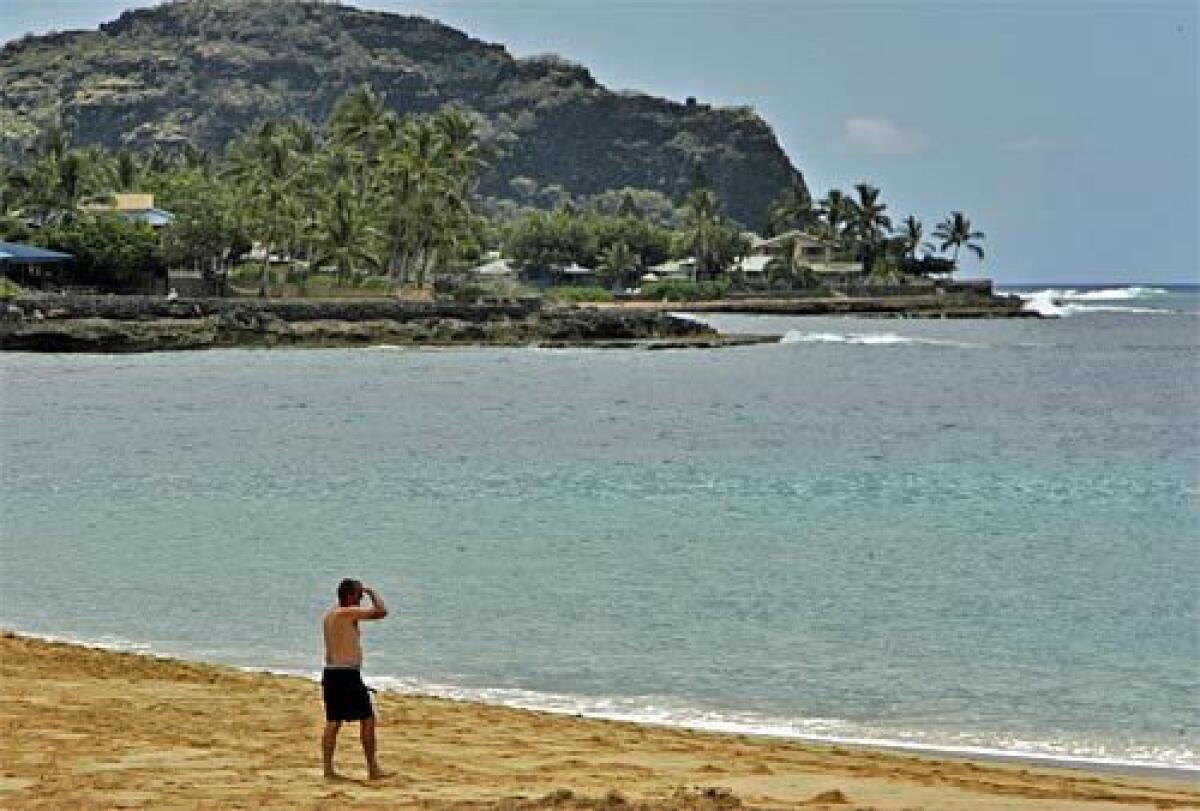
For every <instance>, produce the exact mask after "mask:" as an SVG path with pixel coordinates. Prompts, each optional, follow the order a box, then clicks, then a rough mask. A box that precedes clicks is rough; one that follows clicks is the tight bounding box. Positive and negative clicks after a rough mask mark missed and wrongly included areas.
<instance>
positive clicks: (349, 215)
mask: <svg viewBox="0 0 1200 811" xmlns="http://www.w3.org/2000/svg"><path fill="white" fill-rule="evenodd" d="M313 236H314V243H315V246H316V255H315V257H314V259H313V263H312V264H313V267H314V268H319V267H321V266H323V265H333V266H334V267H336V268H337V274H338V279H339V280H342V281H345V279H347V278H349V277H351V276H353V275H354V273H355V272H356V271H358V270H359V269H361V268H364V267H367V268H377V267H378V266H379V259H378V255H377V253H376V251H375V247H376V244H377V242H378V239H379V237H380V233H379V231H378V229H376V228H375V227H374V226H372V225H371V223H370V218H369V216H368V212H367V210H366V208H365V206H364V205H363V204H362V201H361V200H360V199H359V197H358V195H356V194H355V193H354V191H353V189H351V188H350V185H349V183H347V182H346V181H344V180H343V181H341V182H339V183H338V185H337V186H336V187H335V188H334V190H333V192H332V194H330V195H329V199H328V201H327V202H326V205H325V207H324V209H323V210H322V211H321V213H320V217H319V218H318V220H317V227H316V230H315V233H314V234H313Z"/></svg>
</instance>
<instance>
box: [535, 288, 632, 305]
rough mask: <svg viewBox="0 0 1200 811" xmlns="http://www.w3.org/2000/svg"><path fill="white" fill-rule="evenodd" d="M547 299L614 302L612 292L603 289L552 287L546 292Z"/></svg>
mask: <svg viewBox="0 0 1200 811" xmlns="http://www.w3.org/2000/svg"><path fill="white" fill-rule="evenodd" d="M545 296H546V298H548V299H550V300H551V301H567V302H580V301H613V300H614V298H615V297H614V296H613V293H612V291H611V290H606V289H605V288H603V287H551V288H548V289H547V290H546V291H545Z"/></svg>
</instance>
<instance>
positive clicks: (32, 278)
mask: <svg viewBox="0 0 1200 811" xmlns="http://www.w3.org/2000/svg"><path fill="white" fill-rule="evenodd" d="M74 263H75V257H74V256H72V255H71V254H69V253H60V252H59V251H51V250H47V249H45V248H38V247H36V246H34V245H23V244H21V243H19V242H0V276H2V277H4V278H6V279H11V280H12V281H13V282H14V283H16V284H19V285H20V286H21V287H31V288H36V289H39V290H45V289H46V288H48V287H62V286H63V285H65V284H69V283H70V281H71V280H70V278H69V271H70V266H71V265H73V264H74Z"/></svg>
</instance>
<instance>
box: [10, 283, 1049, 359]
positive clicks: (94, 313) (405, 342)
mask: <svg viewBox="0 0 1200 811" xmlns="http://www.w3.org/2000/svg"><path fill="white" fill-rule="evenodd" d="M680 310H686V311H688V312H694V313H754V314H763V315H872V316H883V317H917V318H1013V317H1036V316H1037V314H1036V313H1031V312H1028V311H1025V310H1023V309H1022V302H1021V299H1019V298H1017V297H1015V296H979V295H967V296H960V295H920V296H878V297H869V298H866V297H863V298H850V297H843V298H793V299H784V298H772V299H728V300H724V301H705V302H688V303H682V302H645V301H643V302H628V303H622V304H616V305H583V306H573V305H551V304H545V303H544V302H543V301H542V300H540V299H521V300H515V301H497V302H477V303H458V302H449V301H400V300H397V299H386V298H376V299H238V298H192V299H175V300H168V299H166V298H162V297H150V296H29V297H25V298H16V299H10V300H8V301H7V302H5V303H3V304H0V350H9V351H24V352H106V353H110V352H157V351H169V350H185V349H218V348H233V347H244V348H267V347H308V348H317V347H360V346H377V345H392V346H413V347H417V346H431V347H452V346H541V347H555V348H561V347H591V348H645V349H664V348H685V347H686V348H714V347H723V346H735V345H742V344H752V343H769V342H774V341H777V340H779V336H777V335H723V334H720V333H718V332H717V331H716V330H714V329H713V328H712V327H709V326H707V325H705V324H702V323H698V322H697V321H694V320H691V319H687V318H680V317H678V316H676V315H674V313H675V312H677V311H680Z"/></svg>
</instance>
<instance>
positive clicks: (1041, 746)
mask: <svg viewBox="0 0 1200 811" xmlns="http://www.w3.org/2000/svg"><path fill="white" fill-rule="evenodd" d="M366 681H367V682H368V683H369V684H370V685H371V686H372V687H374V688H376V689H380V690H392V691H396V692H402V693H406V694H409V695H427V696H435V697H437V698H446V699H450V700H454V701H469V702H480V703H484V704H492V705H499V706H504V707H512V708H515V709H523V710H533V711H537V712H546V713H553V714H556V715H577V716H582V717H585V718H599V719H604V720H612V721H629V722H633V723H641V724H653V725H656V726H669V727H680V728H684V729H696V730H703V731H707V732H720V733H727V734H738V735H763V736H767V737H776V738H793V739H798V740H807V741H816V742H822V743H838V744H851V745H859V746H877V747H887V748H892V749H908V750H913V751H922V752H938V753H944V754H954V755H969V756H983V757H989V758H1006V759H1015V760H1041V761H1047V762H1059V763H1076V764H1080V765H1088V764H1090V765H1097V766H1121V767H1139V768H1150V769H1171V770H1183V771H1189V772H1191V771H1197V772H1200V753H1198V752H1195V751H1192V750H1190V749H1187V748H1184V747H1162V748H1154V749H1152V750H1137V751H1130V752H1127V753H1126V752H1120V753H1116V752H1111V751H1110V750H1109V749H1108V748H1107V747H1106V746H1105V745H1103V744H1100V743H1091V744H1085V743H1077V742H1068V741H1036V740H1027V739H1022V738H1016V737H997V736H993V737H991V738H989V737H987V736H982V735H971V734H969V733H963V734H959V735H957V736H954V737H955V739H956V740H955V742H953V743H951V742H949V741H948V740H946V739H945V737H944V736H935V735H930V734H928V733H925V732H921V731H915V730H914V731H897V730H883V729H877V728H874V727H872V726H869V725H864V724H858V723H852V722H849V721H846V720H842V719H838V718H816V717H812V718H773V717H769V716H763V715H757V714H753V713H738V712H728V711H714V710H704V709H698V708H696V707H689V706H686V705H681V704H677V703H675V702H672V701H670V700H669V699H664V698H614V697H583V696H573V695H565V694H559V693H542V692H537V691H533V690H522V689H516V688H465V687H457V686H453V685H446V684H434V683H422V682H418V681H415V680H412V679H398V678H391V677H386V676H384V677H376V678H370V677H368V678H367V679H366Z"/></svg>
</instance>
